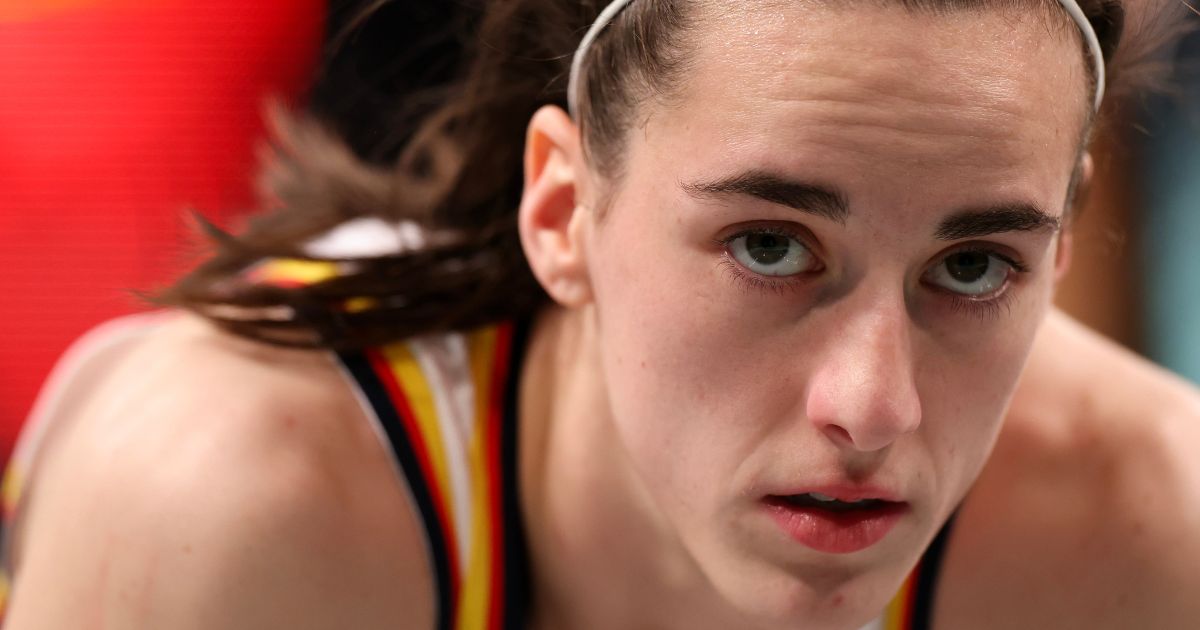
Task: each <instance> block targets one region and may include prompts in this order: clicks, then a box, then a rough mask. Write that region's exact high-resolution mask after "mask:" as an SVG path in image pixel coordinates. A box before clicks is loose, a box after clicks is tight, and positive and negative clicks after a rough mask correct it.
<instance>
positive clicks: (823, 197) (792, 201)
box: [680, 170, 1061, 241]
mask: <svg viewBox="0 0 1200 630" xmlns="http://www.w3.org/2000/svg"><path fill="white" fill-rule="evenodd" d="M680 186H681V187H682V188H683V190H684V192H686V193H687V194H689V195H691V196H693V197H700V198H710V197H719V196H722V195H748V196H751V197H755V198H758V199H762V200H763V201H767V202H770V203H774V204H778V205H781V206H787V207H788V208H792V209H794V210H799V211H800V212H805V213H808V214H813V215H817V216H820V217H824V218H826V219H829V220H831V221H834V222H836V223H839V224H841V225H845V224H846V219H847V218H848V217H849V216H850V204H849V203H848V202H847V200H846V196H845V195H844V194H843V193H842V192H841V191H840V190H838V189H836V188H832V187H826V186H822V185H819V184H812V183H808V182H803V181H798V180H792V179H788V178H786V177H780V176H778V175H773V174H771V173H767V172H764V171H757V170H751V171H746V172H744V173H738V174H736V175H731V176H729V177H724V178H721V179H717V180H713V181H701V182H693V183H681V184H680ZM1046 229H1049V230H1051V231H1054V232H1057V231H1058V230H1059V229H1061V222H1060V221H1059V219H1058V218H1056V217H1054V216H1052V215H1050V214H1048V213H1047V212H1045V211H1044V210H1042V209H1040V208H1038V207H1037V206H1036V205H1035V204H1031V203H1024V202H1015V203H1005V204H999V205H995V206H988V207H982V208H972V209H968V210H963V211H961V212H958V213H955V214H953V215H951V216H949V217H946V218H945V219H943V220H942V221H941V223H939V224H938V227H937V229H936V230H935V231H934V237H935V238H937V239H938V240H943V241H957V240H962V239H967V238H979V237H981V236H987V235H989V234H1001V233H1004V232H1037V231H1040V230H1046Z"/></svg>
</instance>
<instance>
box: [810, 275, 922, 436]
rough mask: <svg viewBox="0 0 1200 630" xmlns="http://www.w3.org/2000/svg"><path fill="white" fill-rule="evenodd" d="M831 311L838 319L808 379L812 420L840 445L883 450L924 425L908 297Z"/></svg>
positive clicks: (822, 431)
mask: <svg viewBox="0 0 1200 630" xmlns="http://www.w3.org/2000/svg"><path fill="white" fill-rule="evenodd" d="M896 302H898V303H896ZM845 312H846V311H843V313H845ZM830 315H831V316H832V317H833V319H834V320H837V321H839V323H838V324H836V325H835V326H833V327H832V328H831V330H832V331H833V334H832V335H831V337H830V339H829V341H828V343H827V344H825V345H826V350H827V352H826V353H824V358H825V360H824V361H821V362H820V363H819V365H818V366H817V368H816V371H815V373H814V374H812V376H811V378H810V380H809V383H808V392H807V400H806V405H805V406H806V409H805V410H806V412H807V416H808V419H809V421H810V422H812V423H813V424H814V425H815V426H816V427H817V428H818V429H819V430H820V431H821V433H822V434H824V435H825V436H826V437H827V438H828V439H830V440H832V441H834V442H835V443H836V444H837V445H838V446H839V447H840V448H845V449H852V450H855V451H861V452H872V451H878V450H881V449H883V448H886V447H887V446H889V445H890V444H892V443H893V442H895V441H896V439H897V438H899V437H900V436H902V435H905V434H907V433H911V432H913V431H915V430H916V429H917V427H918V426H920V424H921V399H920V396H919V395H918V392H917V386H916V381H915V378H914V376H915V372H916V368H915V362H914V359H915V357H914V352H913V348H912V342H911V339H912V335H911V333H910V330H909V327H910V325H911V323H910V320H909V318H908V314H907V311H906V309H905V308H904V301H903V298H902V297H900V298H899V299H898V300H892V301H891V303H883V301H882V300H878V301H877V303H876V304H874V305H872V307H871V308H869V309H865V310H864V309H861V308H858V309H855V310H854V315H853V316H851V317H839V316H838V315H839V314H836V313H831V314H830Z"/></svg>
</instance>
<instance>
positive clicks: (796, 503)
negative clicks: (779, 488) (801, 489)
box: [768, 492, 896, 512]
mask: <svg viewBox="0 0 1200 630" xmlns="http://www.w3.org/2000/svg"><path fill="white" fill-rule="evenodd" d="M768 501H776V502H779V503H783V504H785V505H788V506H793V507H802V508H804V507H807V508H817V509H821V510H829V511H830V512H853V511H856V510H875V509H879V508H884V507H887V506H889V505H895V504H896V503H895V502H894V501H885V500H883V499H862V500H859V501H840V500H838V499H835V498H833V497H831V496H828V495H824V494H820V493H818V492H806V493H804V494H790V495H787V496H777V497H771V498H769V499H768Z"/></svg>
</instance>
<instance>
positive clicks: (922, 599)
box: [909, 514, 954, 630]
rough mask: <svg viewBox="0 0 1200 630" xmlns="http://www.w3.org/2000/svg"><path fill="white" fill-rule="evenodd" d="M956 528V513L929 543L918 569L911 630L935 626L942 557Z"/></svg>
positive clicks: (922, 629) (928, 629)
mask: <svg viewBox="0 0 1200 630" xmlns="http://www.w3.org/2000/svg"><path fill="white" fill-rule="evenodd" d="M953 528H954V515H953V514H951V515H950V518H949V519H948V520H947V521H946V524H945V525H942V529H941V531H939V532H938V534H937V536H935V537H934V539H933V542H931V543H929V549H926V550H925V555H924V556H922V557H921V569H920V570H919V571H917V585H916V588H917V592H916V593H914V594H913V609H912V623H911V624H910V626H909V627H910V628H911V630H930V628H932V627H933V603H934V596H935V595H937V583H938V576H939V575H940V574H941V572H942V559H943V556H944V555H945V553H946V541H947V540H948V539H949V538H950V530H952V529H953Z"/></svg>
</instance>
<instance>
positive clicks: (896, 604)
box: [0, 318, 950, 630]
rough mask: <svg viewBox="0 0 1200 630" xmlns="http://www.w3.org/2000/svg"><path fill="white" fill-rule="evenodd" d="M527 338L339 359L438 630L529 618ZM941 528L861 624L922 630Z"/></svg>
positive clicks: (470, 338)
mask: <svg viewBox="0 0 1200 630" xmlns="http://www.w3.org/2000/svg"><path fill="white" fill-rule="evenodd" d="M124 320H125V321H126V322H129V321H130V320H134V318H124ZM121 322H122V320H117V322H115V323H114V324H112V326H117V325H119V324H121ZM142 323H144V322H142ZM126 328H129V329H135V328H143V329H144V326H138V325H134V324H129V325H128V326H126ZM527 335H528V329H527V327H526V326H524V325H517V324H512V323H505V324H500V325H495V326H490V327H486V328H482V329H479V330H475V331H471V332H465V333H449V334H441V335H430V336H425V337H418V338H414V339H409V340H406V341H400V342H395V343H391V344H388V345H386V346H381V347H376V348H368V349H365V350H358V351H345V352H341V353H339V354H338V355H337V358H338V360H339V361H338V362H339V364H340V366H341V367H342V370H343V373H344V375H345V376H346V378H347V380H348V382H349V383H350V384H351V385H352V387H353V389H354V391H355V393H356V395H357V397H358V400H359V403H360V405H361V406H362V408H363V410H364V412H365V413H366V416H367V418H368V421H369V422H371V424H372V427H373V429H374V430H375V432H376V434H377V435H378V437H379V439H380V440H381V442H382V443H383V444H384V446H385V447H386V449H387V450H388V451H389V453H391V455H392V458H393V463H394V467H395V471H396V473H397V474H398V475H399V476H400V478H401V480H402V481H403V484H402V485H403V487H405V488H406V489H407V491H408V494H409V497H410V499H411V500H412V504H413V505H414V506H415V508H416V510H417V512H418V516H419V519H420V522H421V523H422V526H423V530H424V538H425V543H426V548H427V549H426V550H427V557H428V558H429V561H430V568H431V575H432V577H433V580H434V586H435V594H436V619H437V621H436V626H435V630H522V629H523V628H524V627H525V623H526V621H527V612H528V606H529V601H530V600H529V588H530V582H529V576H530V574H529V566H528V554H527V551H526V539H525V534H524V528H523V524H522V522H521V512H520V503H519V495H518V482H517V462H518V459H517V435H518V422H517V420H518V418H517V386H518V383H519V380H520V379H519V376H520V367H521V364H522V361H523V352H524V349H525V346H526V340H527ZM116 336H120V335H116ZM64 363H67V361H66V360H64ZM49 428H50V427H48V426H46V423H41V422H35V423H31V425H30V426H27V427H26V429H25V431H24V433H23V436H22V440H21V444H20V446H19V447H18V449H17V452H16V453H15V454H14V457H13V459H12V460H11V461H10V463H9V466H8V470H7V471H6V474H5V479H4V484H3V510H4V525H5V527H4V534H5V536H4V538H5V541H4V542H5V544H4V558H3V565H2V569H0V624H2V622H3V611H4V604H5V602H6V600H7V595H8V588H9V585H10V577H11V576H12V573H11V568H12V567H11V566H10V564H9V562H10V561H11V559H12V555H11V553H9V552H10V549H9V546H10V544H11V542H12V541H11V540H9V535H10V534H11V533H12V532H11V531H10V528H9V527H8V526H9V525H10V524H11V523H12V522H13V520H14V515H15V513H16V511H17V508H18V507H19V505H20V501H21V498H22V495H23V494H24V491H25V490H26V486H27V483H26V481H27V479H28V477H29V474H30V472H31V469H32V467H33V466H32V463H33V460H34V459H35V458H34V456H35V454H36V452H37V450H38V448H37V446H38V445H39V444H40V443H41V442H42V441H43V439H42V438H43V436H44V434H45V433H47V432H48V431H47V430H48V429H49ZM949 530H950V523H947V524H946V526H945V527H943V529H942V531H941V532H939V534H938V535H937V537H936V538H935V539H934V541H933V543H932V544H931V545H930V547H929V548H928V550H927V551H926V552H925V554H924V555H923V556H922V558H921V560H920V562H919V563H918V565H917V566H916V568H915V569H914V570H913V571H912V573H911V574H910V575H909V576H908V577H907V579H906V580H905V582H904V584H903V586H902V587H901V589H900V591H899V592H898V593H897V594H896V596H895V597H894V598H893V599H892V600H891V602H890V603H889V604H888V606H887V608H886V609H885V610H884V613H883V615H882V616H881V617H879V618H878V619H876V620H874V621H873V622H871V623H870V624H868V625H867V626H865V627H864V628H863V630H926V629H927V628H929V625H930V615H931V612H932V611H931V607H932V603H933V595H934V591H935V586H936V583H937V576H938V570H939V568H940V561H941V557H942V552H943V549H944V546H945V542H946V537H947V535H948V533H949Z"/></svg>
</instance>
